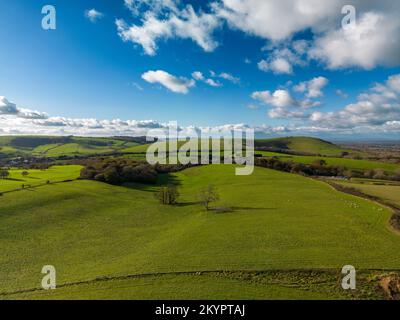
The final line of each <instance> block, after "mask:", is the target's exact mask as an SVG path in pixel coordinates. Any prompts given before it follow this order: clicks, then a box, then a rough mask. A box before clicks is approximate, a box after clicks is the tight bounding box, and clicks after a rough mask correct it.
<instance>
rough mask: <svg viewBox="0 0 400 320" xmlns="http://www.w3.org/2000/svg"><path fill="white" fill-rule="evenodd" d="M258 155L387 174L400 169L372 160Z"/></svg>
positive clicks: (280, 154)
mask: <svg viewBox="0 0 400 320" xmlns="http://www.w3.org/2000/svg"><path fill="white" fill-rule="evenodd" d="M256 153H257V154H261V155H263V156H265V157H277V158H278V159H280V160H282V161H293V162H298V163H304V164H312V163H313V162H314V161H316V160H324V161H325V162H326V164H327V165H329V166H343V167H346V168H347V169H354V170H357V169H359V170H373V169H383V170H385V171H386V172H390V173H393V172H395V171H396V170H399V169H400V165H399V164H393V163H385V162H379V161H371V160H356V159H347V158H334V157H315V156H295V155H287V154H282V153H277V152H268V151H256Z"/></svg>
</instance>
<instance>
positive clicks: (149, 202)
mask: <svg viewBox="0 0 400 320" xmlns="http://www.w3.org/2000/svg"><path fill="white" fill-rule="evenodd" d="M234 168H235V167H234V166H233V165H211V166H203V167H195V168H190V169H187V170H185V171H183V172H180V173H176V174H173V175H171V177H170V178H169V179H170V180H171V179H172V180H173V181H175V183H177V184H178V185H179V188H180V192H181V195H182V196H181V199H180V204H179V205H177V206H161V205H160V204H158V202H157V201H156V200H155V199H154V197H153V191H154V190H155V189H156V188H157V187H156V186H153V187H148V186H143V185H134V186H131V187H130V188H129V187H116V186H111V185H106V184H102V183H99V182H94V181H73V182H69V183H64V184H54V185H46V186H43V187H40V188H36V189H33V190H29V191H28V190H27V191H21V192H16V193H8V194H5V195H4V196H3V197H1V198H0V251H1V252H2V254H1V255H0V288H1V290H0V291H1V292H3V293H4V292H14V291H17V290H21V289H30V288H38V287H39V285H40V281H41V277H42V275H41V274H40V270H41V268H42V266H43V265H47V264H51V265H54V266H55V267H56V269H57V277H58V278H57V279H58V284H59V285H62V284H68V283H74V282H79V281H90V280H93V279H96V278H102V277H105V276H107V277H124V276H126V275H135V274H137V275H140V274H149V273H150V274H159V273H162V272H166V273H171V272H186V273H187V272H198V271H218V270H225V271H232V272H233V271H237V272H239V271H240V270H247V271H250V270H276V269H279V270H293V269H300V270H301V269H316V268H318V269H332V268H333V269H335V270H340V268H341V267H342V266H343V265H346V264H352V265H354V266H355V267H356V268H357V269H371V268H376V269H382V268H385V269H396V268H398V267H399V265H400V257H399V255H398V248H399V246H400V237H399V236H398V235H396V234H394V233H392V232H391V231H390V230H389V228H388V227H387V225H388V219H389V217H390V215H391V212H390V210H388V209H386V208H383V207H381V206H379V205H377V204H375V203H372V202H370V201H366V200H363V199H360V198H357V197H353V196H350V195H347V194H342V193H339V192H337V191H335V190H333V189H332V188H331V187H330V186H328V185H326V184H324V183H322V182H318V181H314V180H311V179H307V178H304V177H301V176H297V175H292V174H288V173H283V172H279V171H273V170H268V169H264V168H255V173H254V174H253V175H251V176H235V175H234ZM210 182H212V183H213V184H215V185H216V187H217V188H218V190H219V191H220V195H221V200H220V202H219V203H217V204H215V205H217V206H229V207H230V208H232V209H233V212H230V213H226V214H216V213H214V212H207V211H205V210H204V209H203V208H202V207H201V206H200V205H199V204H198V203H197V196H196V194H197V193H198V191H199V189H200V188H202V187H203V186H206V185H208V184H209V183H210ZM182 279H183V278H182ZM185 279H186V280H184V279H183V280H182V281H183V283H185V284H184V285H182V288H183V289H182V290H183V291H182V292H183V293H182V295H181V296H179V297H182V298H185V297H197V296H196V293H195V292H198V297H201V296H207V298H218V297H220V296H221V295H218V292H216V291H217V290H218V289H220V290H221V291H220V292H226V291H229V290H231V291H235V290H236V289H235V288H237V289H238V288H241V287H242V286H244V284H243V283H240V282H238V281H237V280H232V279H220V280H218V281H215V280H213V279H208V278H199V279H198V278H196V279H194V278H191V277H187V278H185ZM145 280H146V279H138V281H136V282H135V280H132V281H131V282H130V281H129V280H127V282H125V283H122V284H121V286H125V285H126V286H128V287H129V286H130V285H133V286H136V288H137V289H136V290H137V291H136V293H135V294H134V293H132V290H128V289H125V290H122V291H118V290H116V291H115V297H122V298H123V297H125V298H129V297H133V298H134V297H154V298H156V297H162V296H163V295H162V293H160V294H158V293H157V292H156V291H157V290H158V287H160V292H163V290H164V297H166V296H167V293H166V292H178V291H179V290H180V288H181V285H180V284H181V283H182V282H180V281H179V278H173V279H170V280H169V279H168V277H166V278H165V279H164V280H163V281H164V282H165V283H164V284H160V282H157V281H158V280H160V279H158V280H157V281H156V280H155V281H156V282H154V286H152V285H151V284H149V285H146V284H145V282H143V281H145ZM121 281H122V280H121ZM141 281H142V282H141ZM149 281H150V282H151V280H149ZM122 282H123V281H122ZM211 282H213V283H214V284H215V285H214V286H212V285H210V283H211ZM107 286H111V287H112V284H106V283H103V284H102V285H100V288H99V290H94V292H93V287H92V286H91V285H88V288H87V291H85V290H84V289H82V290H81V289H77V290H79V291H78V292H77V293H76V295H74V297H90V298H102V297H105V295H107V293H104V291H106V290H109V289H107ZM202 286H203V287H202ZM245 286H246V288H248V290H249V294H248V295H247V296H249V297H250V296H253V297H267V296H268V292H271V293H270V297H278V296H282V297H284V296H288V297H293V298H294V297H296V298H303V297H305V295H303V294H302V292H299V291H297V290H295V289H293V290H290V291H291V293H289V292H288V290H287V289H284V288H281V286H273V285H271V284H270V285H268V286H266V287H265V288H264V290H265V291H264V293H263V294H264V295H263V294H256V293H254V294H253V293H252V292H256V291H257V292H261V291H262V288H261V287H260V286H256V285H254V284H250V285H245ZM201 287H202V288H203V289H201ZM82 288H84V287H82ZM109 288H110V287H109ZM193 288H200V289H198V290H197V291H196V290H194V289H193ZM229 288H231V289H229ZM243 288H244V287H243ZM269 288H270V290H271V291H270V290H269ZM103 289H104V290H103ZM71 290H72V288H71ZM193 290H194V291H193ZM246 290H247V289H246ZM251 290H253V291H251ZM274 290H276V291H277V293H276V294H273V291H274ZM189 291H193V293H192V294H190V293H187V296H186V295H185V292H189ZM55 292H56V295H58V298H68V297H71V295H73V293H72V292H71V291H70V288H69V287H66V288H65V289H62V290H60V291H58V290H56V291H55ZM57 292H59V293H57ZM108 294H109V293H108ZM220 294H221V293H220ZM173 296H174V295H171V297H173ZM228 296H229V295H228ZM243 296H244V297H247V296H246V295H245V294H243ZM15 297H20V298H22V297H23V294H20V295H18V296H15ZM108 297H110V296H108ZM177 297H178V295H177ZM230 297H239V294H238V295H234V294H232V295H231V296H230ZM310 297H314V298H318V297H320V296H319V295H318V294H314V295H310Z"/></svg>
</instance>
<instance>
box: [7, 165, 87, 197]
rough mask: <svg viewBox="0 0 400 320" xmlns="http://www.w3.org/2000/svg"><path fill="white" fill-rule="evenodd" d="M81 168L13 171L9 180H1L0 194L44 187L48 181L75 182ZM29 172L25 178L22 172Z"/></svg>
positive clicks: (57, 167)
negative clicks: (28, 187)
mask: <svg viewBox="0 0 400 320" xmlns="http://www.w3.org/2000/svg"><path fill="white" fill-rule="evenodd" d="M81 169H82V167H81V166H75V165H70V166H53V167H50V168H49V169H46V170H37V169H34V170H22V169H11V170H10V171H9V172H10V176H9V177H8V178H7V179H0V192H6V191H12V190H17V189H21V188H22V185H23V184H24V185H25V187H26V186H27V185H30V186H32V187H34V186H38V185H43V184H45V183H47V181H50V182H51V183H53V182H60V181H65V180H75V179H77V178H78V177H79V175H80V171H81ZM24 171H27V172H28V173H29V175H28V176H23V175H22V172H24Z"/></svg>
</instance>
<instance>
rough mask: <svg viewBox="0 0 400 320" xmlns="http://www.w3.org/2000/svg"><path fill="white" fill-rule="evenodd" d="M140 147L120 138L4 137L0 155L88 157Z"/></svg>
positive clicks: (0, 143) (1, 140)
mask: <svg viewBox="0 0 400 320" xmlns="http://www.w3.org/2000/svg"><path fill="white" fill-rule="evenodd" d="M135 146H140V144H139V143H138V142H135V141H126V140H123V139H118V138H93V137H87V138H86V137H55V136H3V137H0V155H3V156H12V155H14V156H28V155H32V156H37V157H60V156H86V155H93V154H107V153H114V152H122V150H123V149H129V148H132V147H135Z"/></svg>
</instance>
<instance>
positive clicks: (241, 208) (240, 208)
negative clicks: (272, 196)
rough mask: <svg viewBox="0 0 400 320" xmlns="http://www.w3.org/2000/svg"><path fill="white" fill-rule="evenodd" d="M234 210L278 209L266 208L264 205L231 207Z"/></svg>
mask: <svg viewBox="0 0 400 320" xmlns="http://www.w3.org/2000/svg"><path fill="white" fill-rule="evenodd" d="M230 208H231V209H232V210H233V211H239V210H255V211H258V210H276V209H277V208H264V207H230Z"/></svg>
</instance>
